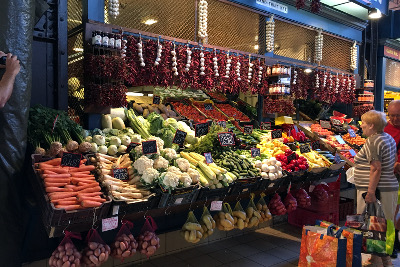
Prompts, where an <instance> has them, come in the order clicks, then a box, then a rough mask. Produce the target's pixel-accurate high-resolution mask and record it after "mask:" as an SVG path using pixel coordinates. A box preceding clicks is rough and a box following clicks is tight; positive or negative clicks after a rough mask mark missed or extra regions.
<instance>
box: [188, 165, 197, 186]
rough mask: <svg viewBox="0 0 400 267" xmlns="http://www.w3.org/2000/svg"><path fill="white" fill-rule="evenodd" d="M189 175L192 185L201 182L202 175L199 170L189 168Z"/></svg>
mask: <svg viewBox="0 0 400 267" xmlns="http://www.w3.org/2000/svg"><path fill="white" fill-rule="evenodd" d="M187 174H189V176H190V178H192V183H198V182H199V181H200V173H199V172H198V171H197V170H195V169H192V168H189V170H188V171H187Z"/></svg>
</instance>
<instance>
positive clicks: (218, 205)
mask: <svg viewBox="0 0 400 267" xmlns="http://www.w3.org/2000/svg"><path fill="white" fill-rule="evenodd" d="M220 210H222V201H212V202H211V207H210V211H220Z"/></svg>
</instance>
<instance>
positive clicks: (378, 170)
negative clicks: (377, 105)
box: [354, 110, 399, 266]
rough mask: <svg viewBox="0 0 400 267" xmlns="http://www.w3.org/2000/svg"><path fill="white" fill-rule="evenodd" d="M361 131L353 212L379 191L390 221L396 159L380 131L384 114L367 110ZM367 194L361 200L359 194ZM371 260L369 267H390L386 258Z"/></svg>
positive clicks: (387, 137)
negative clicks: (363, 142)
mask: <svg viewBox="0 0 400 267" xmlns="http://www.w3.org/2000/svg"><path fill="white" fill-rule="evenodd" d="M361 121H362V124H361V128H362V130H363V133H364V135H365V136H366V137H367V141H366V142H365V145H364V146H363V148H362V149H361V150H360V151H359V152H358V153H357V155H356V156H355V158H354V163H355V169H354V182H355V185H356V189H357V213H359V214H361V213H362V212H363V211H364V210H365V206H366V204H365V203H373V202H375V201H376V197H375V192H376V190H377V189H379V191H380V201H381V203H382V209H383V212H384V213H385V217H386V219H390V220H394V213H395V210H396V205H397V197H398V196H397V191H398V188H399V184H398V182H397V179H396V177H395V175H394V172H393V170H394V163H395V162H396V160H397V156H396V155H397V148H396V142H395V141H394V139H393V137H392V136H390V135H389V134H387V133H385V132H383V129H384V128H385V126H386V124H387V122H386V116H385V114H384V113H382V112H379V111H375V110H371V111H368V112H367V113H365V114H364V115H362V116H361ZM365 192H366V193H367V195H366V196H365V201H364V199H363V197H362V194H363V193H365ZM380 260H381V259H380V258H379V257H377V256H372V257H371V265H370V266H382V262H383V266H393V264H392V262H391V259H390V257H389V256H387V257H382V262H381V261H380Z"/></svg>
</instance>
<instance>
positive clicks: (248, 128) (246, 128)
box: [243, 125, 253, 134]
mask: <svg viewBox="0 0 400 267" xmlns="http://www.w3.org/2000/svg"><path fill="white" fill-rule="evenodd" d="M243 133H245V134H252V133H253V125H245V126H244V127H243Z"/></svg>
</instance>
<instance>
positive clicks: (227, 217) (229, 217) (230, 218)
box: [225, 213, 234, 224]
mask: <svg viewBox="0 0 400 267" xmlns="http://www.w3.org/2000/svg"><path fill="white" fill-rule="evenodd" d="M225 218H226V219H227V220H229V221H230V222H231V223H232V224H234V219H233V217H232V215H230V214H229V213H225Z"/></svg>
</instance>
